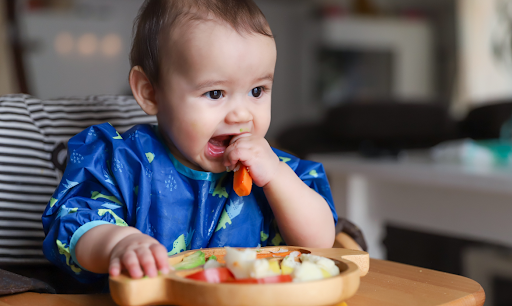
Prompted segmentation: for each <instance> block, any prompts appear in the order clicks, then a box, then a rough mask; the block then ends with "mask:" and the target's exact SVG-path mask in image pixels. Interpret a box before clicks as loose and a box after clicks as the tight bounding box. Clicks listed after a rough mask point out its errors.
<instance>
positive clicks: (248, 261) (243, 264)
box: [224, 248, 256, 279]
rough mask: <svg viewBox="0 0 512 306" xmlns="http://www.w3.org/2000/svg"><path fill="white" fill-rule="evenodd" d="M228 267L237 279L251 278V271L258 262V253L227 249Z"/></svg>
mask: <svg viewBox="0 0 512 306" xmlns="http://www.w3.org/2000/svg"><path fill="white" fill-rule="evenodd" d="M224 259H225V260H226V266H227V267H228V269H229V270H230V271H231V273H233V275H234V276H235V278H237V279H241V278H249V277H251V275H250V274H251V270H252V268H253V265H254V261H255V260H256V251H254V250H249V249H246V250H243V251H239V250H237V249H233V248H226V256H225V257H224Z"/></svg>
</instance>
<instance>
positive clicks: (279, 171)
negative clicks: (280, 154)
mask: <svg viewBox="0 0 512 306" xmlns="http://www.w3.org/2000/svg"><path fill="white" fill-rule="evenodd" d="M286 168H290V167H288V165H287V164H286V163H284V162H278V164H277V167H276V170H275V172H274V174H273V175H272V176H271V178H270V180H269V181H268V182H267V184H265V185H264V186H263V191H266V190H271V189H272V188H273V187H274V185H276V183H278V182H280V181H282V179H283V176H284V175H285V174H286V171H287V170H288V169H286Z"/></svg>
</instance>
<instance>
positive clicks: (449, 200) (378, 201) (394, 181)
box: [309, 152, 512, 258]
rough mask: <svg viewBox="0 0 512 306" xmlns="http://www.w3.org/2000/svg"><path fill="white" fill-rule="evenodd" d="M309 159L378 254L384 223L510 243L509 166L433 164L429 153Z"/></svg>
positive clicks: (511, 177) (381, 250)
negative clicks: (321, 168) (321, 170)
mask: <svg viewBox="0 0 512 306" xmlns="http://www.w3.org/2000/svg"><path fill="white" fill-rule="evenodd" d="M309 158H310V159H312V160H315V161H317V162H321V163H323V165H324V167H325V169H326V172H327V174H328V176H329V181H330V184H331V189H332V191H333V198H334V202H335V203H336V209H337V211H338V214H339V215H340V216H345V217H346V218H347V219H349V220H351V221H353V222H354V223H356V224H358V225H359V226H360V227H361V228H362V229H363V231H364V233H365V238H366V242H367V243H368V250H369V253H370V255H371V256H372V257H374V258H385V250H384V248H383V245H382V240H383V238H384V229H385V224H386V223H391V224H395V225H399V226H401V227H405V228H411V229H418V230H420V229H421V230H425V231H428V232H432V233H443V234H447V235H451V236H455V237H461V238H467V239H475V240H484V241H489V242H495V243H499V244H502V245H504V246H508V247H511V246H512V236H510V233H511V232H512V223H511V222H510V216H511V215H512V206H511V205H510V199H511V196H512V189H511V188H510V186H512V171H510V169H504V168H501V169H500V168H477V167H471V166H467V165H466V166H465V165H459V164H447V163H435V162H432V161H431V160H430V159H429V158H428V152H425V153H424V154H421V153H418V154H412V153H411V154H409V156H407V157H405V158H402V159H398V160H397V159H389V158H388V159H366V158H362V157H360V156H357V155H355V154H315V155H311V156H309ZM404 247H405V246H404Z"/></svg>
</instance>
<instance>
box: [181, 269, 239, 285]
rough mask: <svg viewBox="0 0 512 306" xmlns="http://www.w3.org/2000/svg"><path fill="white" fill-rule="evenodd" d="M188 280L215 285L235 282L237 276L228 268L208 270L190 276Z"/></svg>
mask: <svg viewBox="0 0 512 306" xmlns="http://www.w3.org/2000/svg"><path fill="white" fill-rule="evenodd" d="M186 278H188V279H193V280H198V281H203V282H208V283H214V284H217V283H225V282H228V281H233V280H235V276H234V275H233V273H231V271H229V269H228V268H215V269H206V270H203V271H199V272H196V273H194V274H191V275H188V276H187V277H186Z"/></svg>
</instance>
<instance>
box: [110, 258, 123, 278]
mask: <svg viewBox="0 0 512 306" xmlns="http://www.w3.org/2000/svg"><path fill="white" fill-rule="evenodd" d="M108 273H109V274H110V276H118V275H119V274H120V273H121V261H120V260H119V258H118V257H115V258H112V259H111V260H110V265H109V267H108Z"/></svg>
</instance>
